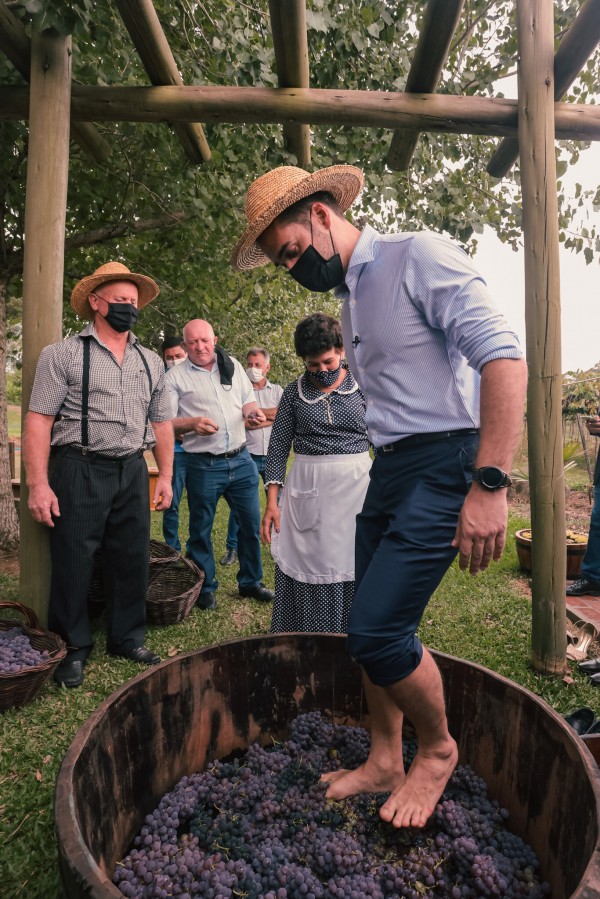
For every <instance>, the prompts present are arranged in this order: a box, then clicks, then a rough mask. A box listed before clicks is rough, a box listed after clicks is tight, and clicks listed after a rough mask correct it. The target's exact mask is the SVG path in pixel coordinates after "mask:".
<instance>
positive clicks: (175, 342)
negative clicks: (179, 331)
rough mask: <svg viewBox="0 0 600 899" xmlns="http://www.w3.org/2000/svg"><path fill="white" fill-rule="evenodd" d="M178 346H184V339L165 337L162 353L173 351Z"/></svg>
mask: <svg viewBox="0 0 600 899" xmlns="http://www.w3.org/2000/svg"><path fill="white" fill-rule="evenodd" d="M176 346H183V337H175V336H172V337H165V339H164V340H163V342H162V343H161V345H160V351H161V353H164V351H165V350H172V349H173V347H176Z"/></svg>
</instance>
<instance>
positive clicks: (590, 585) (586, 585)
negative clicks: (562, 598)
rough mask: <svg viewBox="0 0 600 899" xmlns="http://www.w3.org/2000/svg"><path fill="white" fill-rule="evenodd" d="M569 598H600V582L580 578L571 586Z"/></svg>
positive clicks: (568, 588)
mask: <svg viewBox="0 0 600 899" xmlns="http://www.w3.org/2000/svg"><path fill="white" fill-rule="evenodd" d="M567 596H600V584H599V583H598V581H589V580H588V579H587V578H586V577H580V578H579V579H578V580H576V581H573V583H572V584H569V586H568V587H567Z"/></svg>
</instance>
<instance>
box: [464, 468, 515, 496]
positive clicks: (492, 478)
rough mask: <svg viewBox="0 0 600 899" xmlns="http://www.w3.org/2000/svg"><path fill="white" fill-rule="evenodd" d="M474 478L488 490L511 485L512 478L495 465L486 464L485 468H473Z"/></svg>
mask: <svg viewBox="0 0 600 899" xmlns="http://www.w3.org/2000/svg"><path fill="white" fill-rule="evenodd" d="M473 480H474V481H476V483H477V484H479V485H480V486H481V487H484V488H485V489H486V490H500V489H501V488H502V487H510V485H511V484H512V481H511V479H510V478H509V476H508V475H507V474H506V472H505V471H502V469H501V468H496V466H495V465H485V466H484V467H483V468H474V469H473Z"/></svg>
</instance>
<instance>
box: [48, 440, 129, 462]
mask: <svg viewBox="0 0 600 899" xmlns="http://www.w3.org/2000/svg"><path fill="white" fill-rule="evenodd" d="M52 449H53V452H54V453H55V455H60V456H66V455H69V456H81V457H82V458H84V459H87V460H88V461H89V462H112V463H114V464H117V463H121V462H129V460H130V459H140V458H141V457H142V456H143V455H144V451H143V450H141V449H139V450H136V451H135V453H129V455H128V456H105V455H104V454H103V453H95V452H93V451H92V450H87V449H84V448H83V447H81V446H73V445H72V444H63V445H62V446H55V447H53V448H52Z"/></svg>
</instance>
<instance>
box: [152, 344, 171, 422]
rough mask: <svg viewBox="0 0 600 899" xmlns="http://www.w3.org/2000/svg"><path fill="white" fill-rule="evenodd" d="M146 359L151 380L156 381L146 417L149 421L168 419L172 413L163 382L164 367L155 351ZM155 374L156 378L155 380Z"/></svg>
mask: <svg viewBox="0 0 600 899" xmlns="http://www.w3.org/2000/svg"><path fill="white" fill-rule="evenodd" d="M148 361H149V364H150V365H151V368H150V370H151V372H152V381H153V383H154V382H155V381H156V386H155V387H154V389H153V391H152V396H151V397H150V405H149V406H148V418H149V420H150V421H169V420H170V419H171V418H173V415H172V413H171V402H170V398H169V394H168V392H167V386H166V383H165V367H164V365H163V363H162V362H161V360H160V358H159V356H157V355H156V353H152V357H151V358H150V359H149V360H148ZM157 363H158V365H157ZM157 376H158V380H156V378H157Z"/></svg>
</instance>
